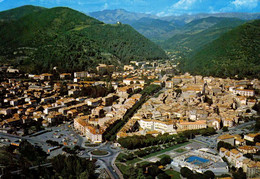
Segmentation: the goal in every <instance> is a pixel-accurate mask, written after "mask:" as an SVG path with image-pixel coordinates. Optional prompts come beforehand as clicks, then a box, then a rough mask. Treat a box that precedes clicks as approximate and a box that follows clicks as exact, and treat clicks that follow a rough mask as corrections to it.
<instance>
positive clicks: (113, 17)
mask: <svg viewBox="0 0 260 179" xmlns="http://www.w3.org/2000/svg"><path fill="white" fill-rule="evenodd" d="M88 15H90V16H91V17H94V18H96V19H98V20H100V21H102V22H105V23H108V24H115V23H117V22H118V21H119V22H121V23H124V24H132V23H133V22H135V21H137V20H139V19H141V18H155V19H156V18H157V17H156V16H155V15H150V14H145V13H135V12H129V11H126V10H124V9H115V10H103V11H97V12H91V13H88Z"/></svg>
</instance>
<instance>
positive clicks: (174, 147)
mask: <svg viewBox="0 0 260 179" xmlns="http://www.w3.org/2000/svg"><path fill="white" fill-rule="evenodd" d="M189 143H190V142H185V143H183V144H177V145H174V146H172V147H169V148H167V149H163V150H160V151H159V152H155V153H151V154H149V155H146V156H144V157H143V158H144V159H147V158H150V157H153V156H156V155H159V154H162V153H165V152H168V151H171V150H173V149H176V148H179V147H182V146H184V145H187V144H189Z"/></svg>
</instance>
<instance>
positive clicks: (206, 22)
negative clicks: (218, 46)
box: [161, 17, 245, 53]
mask: <svg viewBox="0 0 260 179" xmlns="http://www.w3.org/2000/svg"><path fill="white" fill-rule="evenodd" d="M243 23H245V21H243V20H240V19H235V18H218V17H208V18H204V19H199V20H194V21H192V22H190V23H188V24H186V25H185V26H184V27H182V28H181V32H182V33H179V34H176V35H174V36H173V37H171V38H169V39H168V40H166V41H164V42H163V43H161V46H162V47H163V48H164V49H167V50H170V51H171V50H180V51H183V52H186V51H189V52H190V53H191V52H192V53H193V52H194V51H195V52H196V51H197V50H199V49H201V48H202V47H203V46H204V45H206V44H208V43H210V42H212V41H213V40H215V39H217V38H218V37H220V36H221V35H222V34H224V33H225V32H228V31H229V30H232V29H233V28H235V27H237V26H239V25H242V24H243Z"/></svg>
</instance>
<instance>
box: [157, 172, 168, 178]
mask: <svg viewBox="0 0 260 179" xmlns="http://www.w3.org/2000/svg"><path fill="white" fill-rule="evenodd" d="M157 178H158V179H171V177H170V176H169V175H167V174H166V173H160V174H159V175H157Z"/></svg>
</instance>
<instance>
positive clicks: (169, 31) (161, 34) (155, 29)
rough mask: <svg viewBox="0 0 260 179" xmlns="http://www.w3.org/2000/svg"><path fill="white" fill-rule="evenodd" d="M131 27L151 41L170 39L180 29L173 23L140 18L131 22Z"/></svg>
mask: <svg viewBox="0 0 260 179" xmlns="http://www.w3.org/2000/svg"><path fill="white" fill-rule="evenodd" d="M131 26H132V27H133V28H134V29H136V30H137V31H138V32H140V33H141V34H143V35H144V36H145V37H147V38H149V39H151V40H153V41H160V40H164V39H167V38H170V37H171V36H172V35H173V34H174V33H178V32H179V31H180V27H179V26H178V25H175V24H174V23H171V22H167V21H162V20H160V19H153V18H141V19H139V20H137V21H135V22H133V23H132V24H131Z"/></svg>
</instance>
